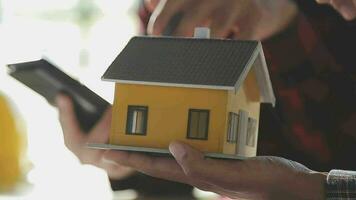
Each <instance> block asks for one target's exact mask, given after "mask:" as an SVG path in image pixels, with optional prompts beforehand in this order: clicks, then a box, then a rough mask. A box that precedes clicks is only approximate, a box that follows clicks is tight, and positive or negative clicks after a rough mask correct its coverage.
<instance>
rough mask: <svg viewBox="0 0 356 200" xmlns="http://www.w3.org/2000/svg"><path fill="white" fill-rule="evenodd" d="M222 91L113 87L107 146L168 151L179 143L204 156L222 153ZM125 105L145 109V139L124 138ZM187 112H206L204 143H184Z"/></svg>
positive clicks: (224, 95)
mask: <svg viewBox="0 0 356 200" xmlns="http://www.w3.org/2000/svg"><path fill="white" fill-rule="evenodd" d="M227 95H228V92H227V91H225V90H211V89H193V88H178V87H162V86H147V85H133V84H119V83H117V84H116V88H115V100H114V108H113V121H112V129H111V136H110V143H111V144H117V145H129V146H140V147H152V148H168V145H169V143H170V142H171V141H172V140H180V141H183V142H185V143H187V144H190V145H192V146H194V147H196V148H198V149H200V150H202V151H204V152H222V150H223V146H222V145H223V142H222V139H223V138H224V137H223V136H222V134H223V135H225V134H226V131H225V129H226V119H227V115H226V113H227V111H226V109H227V99H228V98H227ZM128 105H133V106H148V121H147V134H146V136H137V135H127V134H126V118H127V109H128ZM189 109H208V110H210V120H209V131H208V140H194V139H187V138H186V136H187V126H188V111H189Z"/></svg>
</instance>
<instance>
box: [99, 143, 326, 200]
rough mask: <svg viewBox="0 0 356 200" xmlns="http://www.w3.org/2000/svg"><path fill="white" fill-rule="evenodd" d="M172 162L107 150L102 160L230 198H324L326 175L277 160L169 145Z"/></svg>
mask: <svg viewBox="0 0 356 200" xmlns="http://www.w3.org/2000/svg"><path fill="white" fill-rule="evenodd" d="M169 150H170V152H171V153H172V155H173V156H174V158H175V159H172V158H168V157H151V156H147V155H144V154H139V153H132V152H125V151H107V152H106V153H105V155H104V157H105V158H106V159H108V160H112V161H113V162H116V163H117V164H120V165H125V166H128V167H132V168H134V169H136V170H138V171H141V172H142V173H145V174H147V175H150V176H154V177H158V178H163V179H168V180H171V181H177V182H182V183H186V184H190V185H192V186H195V187H197V188H199V189H202V190H206V191H212V192H215V193H217V194H220V195H222V196H225V197H229V198H232V199H264V200H266V199H274V200H275V199H289V200H291V199H299V200H300V199H302V200H303V199H313V200H318V199H324V184H325V181H326V174H324V173H318V172H314V171H312V170H310V169H308V168H306V167H305V166H303V165H301V164H299V163H297V162H294V161H290V160H287V159H283V158H278V157H255V158H250V159H246V160H243V161H232V160H217V159H207V158H204V156H203V154H202V153H201V152H199V151H198V150H196V149H194V148H192V147H190V146H189V145H186V144H184V143H181V142H172V143H171V144H170V146H169Z"/></svg>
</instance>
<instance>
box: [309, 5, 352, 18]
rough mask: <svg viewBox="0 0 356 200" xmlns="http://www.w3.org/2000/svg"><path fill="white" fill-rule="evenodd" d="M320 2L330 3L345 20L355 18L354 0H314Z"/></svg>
mask: <svg viewBox="0 0 356 200" xmlns="http://www.w3.org/2000/svg"><path fill="white" fill-rule="evenodd" d="M316 1H317V2H318V3H320V4H330V5H331V6H332V7H334V8H335V9H336V10H337V11H338V12H339V13H340V14H341V15H342V16H343V17H344V18H345V19H346V20H354V19H356V0H316Z"/></svg>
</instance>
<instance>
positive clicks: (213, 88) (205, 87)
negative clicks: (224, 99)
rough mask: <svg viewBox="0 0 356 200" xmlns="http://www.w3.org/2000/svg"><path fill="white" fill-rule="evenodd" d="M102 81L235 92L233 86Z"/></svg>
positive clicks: (116, 81) (105, 79)
mask: <svg viewBox="0 0 356 200" xmlns="http://www.w3.org/2000/svg"><path fill="white" fill-rule="evenodd" d="M101 80H103V81H108V82H114V83H121V84H136V85H148V86H162V87H181V88H195V89H212V90H234V89H235V87H233V86H219V85H199V84H182V83H165V82H146V81H132V80H120V79H108V78H104V77H102V78H101Z"/></svg>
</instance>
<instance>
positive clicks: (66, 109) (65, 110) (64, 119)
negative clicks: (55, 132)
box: [56, 94, 81, 134]
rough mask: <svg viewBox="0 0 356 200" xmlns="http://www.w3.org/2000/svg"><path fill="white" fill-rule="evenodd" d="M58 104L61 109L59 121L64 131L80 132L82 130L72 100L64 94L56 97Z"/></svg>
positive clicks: (59, 109)
mask: <svg viewBox="0 0 356 200" xmlns="http://www.w3.org/2000/svg"><path fill="white" fill-rule="evenodd" d="M56 106H57V107H58V111H59V121H60V123H61V126H62V129H63V132H64V133H65V134H66V133H67V132H74V133H79V132H81V129H80V126H79V123H78V120H77V117H76V115H75V112H74V108H73V103H72V100H71V99H70V98H69V97H68V96H66V95H63V94H60V95H58V96H57V97H56Z"/></svg>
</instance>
